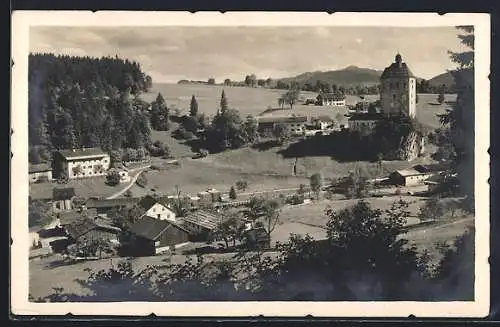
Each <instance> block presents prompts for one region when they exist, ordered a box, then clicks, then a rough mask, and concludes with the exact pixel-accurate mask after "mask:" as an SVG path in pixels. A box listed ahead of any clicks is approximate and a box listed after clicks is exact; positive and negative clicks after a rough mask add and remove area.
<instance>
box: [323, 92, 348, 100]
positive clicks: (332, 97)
mask: <svg viewBox="0 0 500 327" xmlns="http://www.w3.org/2000/svg"><path fill="white" fill-rule="evenodd" d="M318 97H320V98H322V99H327V100H330V101H343V100H345V95H344V94H343V93H341V92H337V93H320V94H319V95H318Z"/></svg>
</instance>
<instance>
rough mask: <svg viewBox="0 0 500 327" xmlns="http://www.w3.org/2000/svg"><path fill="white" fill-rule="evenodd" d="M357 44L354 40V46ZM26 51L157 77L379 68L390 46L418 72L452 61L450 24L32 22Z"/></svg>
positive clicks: (455, 44)
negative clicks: (92, 59)
mask: <svg viewBox="0 0 500 327" xmlns="http://www.w3.org/2000/svg"><path fill="white" fill-rule="evenodd" d="M354 45H355V46H354ZM30 47H31V49H32V51H38V50H40V49H43V50H44V51H46V52H54V53H61V52H67V53H70V54H75V55H83V54H85V55H89V56H105V55H112V56H114V55H119V56H121V57H126V58H129V59H130V60H136V61H138V62H139V63H141V66H142V67H143V69H145V70H146V71H147V72H148V73H150V74H151V75H152V77H153V80H155V81H158V82H164V81H175V79H180V78H179V76H182V79H183V78H185V79H207V78H209V77H214V78H216V79H218V80H221V79H224V78H231V79H238V80H242V79H243V78H244V76H245V75H246V74H250V73H255V74H256V75H257V76H259V77H261V76H262V77H264V76H265V77H268V76H271V77H274V78H277V77H284V76H290V75H294V74H300V73H303V72H306V71H314V70H318V69H321V70H332V69H338V68H343V67H346V66H349V65H356V66H359V67H367V68H374V69H383V68H384V67H385V66H387V65H388V64H390V63H391V62H392V61H393V59H394V55H395V53H396V51H398V50H399V51H400V52H401V54H402V55H403V59H404V60H405V61H406V62H407V63H408V64H409V66H410V67H411V68H412V69H413V70H414V73H415V74H416V75H418V76H422V77H424V78H429V77H432V76H434V75H437V74H440V73H442V72H444V71H445V70H446V69H450V68H452V67H453V64H452V63H451V61H450V59H449V57H448V54H447V50H455V51H456V50H458V49H460V47H461V46H460V42H459V40H458V39H457V31H456V30H455V29H454V28H453V27H439V28H437V27H436V28H392V27H391V28H389V27H377V28H374V27H326V26H324V27H133V28H132V27H35V28H32V30H31V38H30Z"/></svg>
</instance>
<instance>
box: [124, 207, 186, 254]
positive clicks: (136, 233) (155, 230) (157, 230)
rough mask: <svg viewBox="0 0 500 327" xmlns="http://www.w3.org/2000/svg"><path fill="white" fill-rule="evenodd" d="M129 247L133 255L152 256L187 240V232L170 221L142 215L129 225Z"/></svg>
mask: <svg viewBox="0 0 500 327" xmlns="http://www.w3.org/2000/svg"><path fill="white" fill-rule="evenodd" d="M129 231H130V235H131V237H130V240H129V244H128V245H129V248H131V249H133V252H134V254H135V255H139V256H152V255H156V254H159V253H162V252H165V251H168V250H172V249H174V248H176V247H178V246H179V245H182V244H184V243H187V242H189V233H188V231H187V230H186V229H184V228H183V227H181V226H179V225H177V224H175V223H173V222H172V221H167V220H160V219H156V218H153V217H149V216H144V217H142V218H141V219H140V220H138V221H137V222H136V223H135V224H133V225H132V226H130V230H129Z"/></svg>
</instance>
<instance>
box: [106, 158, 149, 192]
mask: <svg viewBox="0 0 500 327" xmlns="http://www.w3.org/2000/svg"><path fill="white" fill-rule="evenodd" d="M149 166H150V165H147V166H146V167H142V168H134V169H131V170H130V171H137V173H136V174H135V175H134V177H133V178H132V180H131V181H130V182H129V183H128V185H127V186H125V187H124V188H123V189H121V190H120V191H118V192H116V193H114V194H112V195H110V196H108V197H107V198H106V200H111V199H116V198H117V197H119V196H121V195H122V194H123V193H125V192H127V191H128V190H129V189H130V188H131V187H132V186H133V185H134V184H135V182H136V181H137V178H139V175H140V174H141V173H142V172H143V171H144V170H146V169H147V168H149Z"/></svg>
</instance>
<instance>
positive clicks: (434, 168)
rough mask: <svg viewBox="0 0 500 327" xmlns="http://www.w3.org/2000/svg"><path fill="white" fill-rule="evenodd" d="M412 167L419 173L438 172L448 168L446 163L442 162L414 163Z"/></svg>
mask: <svg viewBox="0 0 500 327" xmlns="http://www.w3.org/2000/svg"><path fill="white" fill-rule="evenodd" d="M413 169H415V170H416V171H418V172H421V173H428V172H440V171H445V170H447V169H448V166H447V165H444V164H439V163H437V164H428V165H415V166H413Z"/></svg>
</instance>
